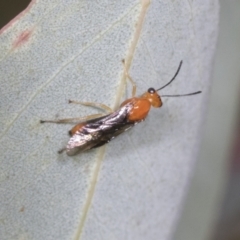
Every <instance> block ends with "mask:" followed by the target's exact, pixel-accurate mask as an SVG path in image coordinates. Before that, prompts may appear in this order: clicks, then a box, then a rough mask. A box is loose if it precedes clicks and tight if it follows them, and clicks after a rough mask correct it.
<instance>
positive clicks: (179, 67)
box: [156, 60, 183, 91]
mask: <svg viewBox="0 0 240 240" xmlns="http://www.w3.org/2000/svg"><path fill="white" fill-rule="evenodd" d="M182 62H183V61H182V60H181V62H180V63H179V66H178V69H177V71H176V73H175V75H174V76H173V78H172V79H171V80H170V81H169V82H168V83H167V84H165V85H164V86H162V87H160V88H159V89H157V90H156V91H159V90H161V89H163V88H165V87H166V86H168V85H169V84H171V83H172V81H173V80H174V79H175V78H176V76H177V75H178V73H179V71H180V69H181V66H182Z"/></svg>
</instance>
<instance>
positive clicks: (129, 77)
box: [122, 59, 137, 97]
mask: <svg viewBox="0 0 240 240" xmlns="http://www.w3.org/2000/svg"><path fill="white" fill-rule="evenodd" d="M122 63H123V67H124V74H125V76H126V77H127V78H128V79H129V81H130V82H131V84H132V97H135V95H136V91H137V85H136V83H135V82H134V81H133V79H132V78H131V76H130V75H129V73H128V70H127V66H126V63H125V60H124V59H123V60H122Z"/></svg>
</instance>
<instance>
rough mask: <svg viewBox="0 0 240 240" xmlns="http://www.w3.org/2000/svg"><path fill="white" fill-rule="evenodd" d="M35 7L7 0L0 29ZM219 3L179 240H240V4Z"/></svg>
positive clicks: (25, 1)
mask: <svg viewBox="0 0 240 240" xmlns="http://www.w3.org/2000/svg"><path fill="white" fill-rule="evenodd" d="M29 2H30V1H29V0H2V1H1V2H0V11H1V14H0V29H1V28H3V27H4V25H6V24H7V23H8V22H9V21H11V19H13V18H14V17H15V16H16V15H17V14H19V13H20V12H21V11H23V10H24V9H25V8H26V7H27V6H28V4H29ZM219 2H220V23H219V40H218V45H217V51H216V58H215V62H214V69H213V73H212V76H213V83H212V89H211V94H210V96H209V99H208V104H209V108H208V112H207V113H206V126H205V133H204V137H203V141H202V146H201V149H200V154H199V161H198V163H197V166H196V169H195V173H194V174H193V178H192V182H191V184H190V190H189V194H188V196H187V198H186V201H185V205H184V209H183V212H182V216H181V218H180V220H179V224H178V226H177V230H176V232H175V234H174V235H173V239H174V240H175V239H177V240H181V239H182V240H193V239H194V240H198V239H199V240H202V239H206V240H240V1H239V0H228V1H226V0H221V1H219ZM206 24H207V23H206ZM206 172H208V173H209V172H210V176H211V178H210V179H209V178H207V180H208V181H206V179H205V174H206ZM190 223H191V227H189V226H190ZM194 224H195V226H194V227H192V226H193V225H194Z"/></svg>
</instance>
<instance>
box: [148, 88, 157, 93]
mask: <svg viewBox="0 0 240 240" xmlns="http://www.w3.org/2000/svg"><path fill="white" fill-rule="evenodd" d="M148 92H149V93H155V92H156V90H155V89H154V88H149V89H148Z"/></svg>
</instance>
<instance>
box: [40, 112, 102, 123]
mask: <svg viewBox="0 0 240 240" xmlns="http://www.w3.org/2000/svg"><path fill="white" fill-rule="evenodd" d="M103 115H104V114H101V113H98V114H92V115H88V116H85V117H79V118H65V119H56V120H40V123H46V122H47V123H73V122H84V121H87V120H90V119H94V118H98V117H102V116H103Z"/></svg>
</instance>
